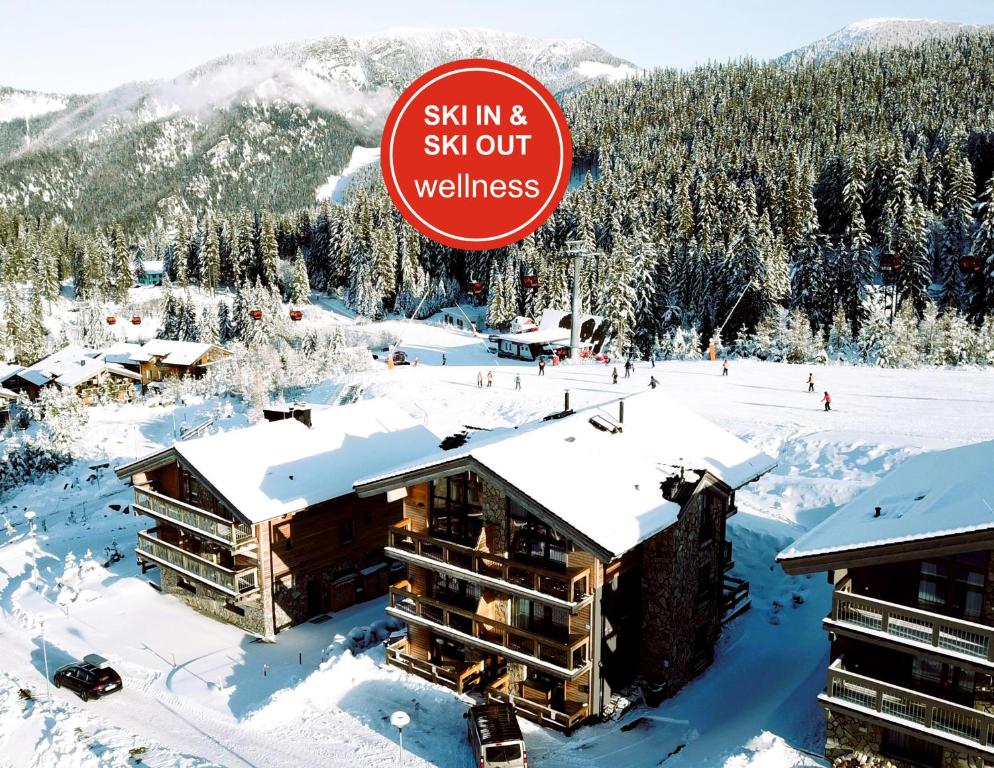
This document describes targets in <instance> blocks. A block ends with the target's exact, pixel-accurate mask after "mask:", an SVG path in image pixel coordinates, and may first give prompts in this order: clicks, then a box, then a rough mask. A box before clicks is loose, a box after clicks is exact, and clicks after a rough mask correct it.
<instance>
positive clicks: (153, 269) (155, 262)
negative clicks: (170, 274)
mask: <svg viewBox="0 0 994 768" xmlns="http://www.w3.org/2000/svg"><path fill="white" fill-rule="evenodd" d="M142 269H144V270H145V274H153V275H159V274H162V273H163V272H165V262H164V261H163V260H162V259H142Z"/></svg>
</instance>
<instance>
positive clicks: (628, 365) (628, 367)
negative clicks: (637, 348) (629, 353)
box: [625, 359, 635, 379]
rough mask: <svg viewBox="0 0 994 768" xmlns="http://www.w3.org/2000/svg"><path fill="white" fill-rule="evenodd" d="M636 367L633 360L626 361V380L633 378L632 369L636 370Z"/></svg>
mask: <svg viewBox="0 0 994 768" xmlns="http://www.w3.org/2000/svg"><path fill="white" fill-rule="evenodd" d="M634 367H635V366H634V365H632V361H631V359H628V360H625V378H626V379H630V378H631V377H632V368H634Z"/></svg>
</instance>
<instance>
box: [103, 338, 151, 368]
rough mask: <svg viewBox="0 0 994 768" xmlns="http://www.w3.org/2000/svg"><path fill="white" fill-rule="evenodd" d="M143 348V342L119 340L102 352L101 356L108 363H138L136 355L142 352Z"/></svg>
mask: <svg viewBox="0 0 994 768" xmlns="http://www.w3.org/2000/svg"><path fill="white" fill-rule="evenodd" d="M141 348H142V345H141V344H135V343H133V342H130V341H118V342H116V343H114V344H112V345H111V346H109V347H108V348H107V349H105V350H104V351H103V352H101V353H100V357H101V358H102V359H103V360H106V361H107V362H108V363H115V364H117V365H138V362H139V361H138V360H137V359H135V355H136V354H138V353H139V352H141Z"/></svg>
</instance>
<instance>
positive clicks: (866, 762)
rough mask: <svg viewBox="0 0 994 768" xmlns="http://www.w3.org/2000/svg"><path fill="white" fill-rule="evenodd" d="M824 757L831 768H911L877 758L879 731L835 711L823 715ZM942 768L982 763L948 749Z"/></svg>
mask: <svg viewBox="0 0 994 768" xmlns="http://www.w3.org/2000/svg"><path fill="white" fill-rule="evenodd" d="M826 715H827V718H828V723H827V726H826V736H825V757H827V758H828V759H829V760H832V761H833V762H832V766H833V768H855V767H856V766H867V768H887V767H891V768H915V766H913V765H912V764H911V763H906V762H904V761H901V760H897V759H894V758H891V757H884V756H881V755H880V747H881V742H882V740H883V729H882V728H881V727H880V726H879V725H874V724H873V723H870V722H868V721H866V720H861V719H860V718H858V717H852V716H850V715H842V714H839V713H838V712H832V711H827V712H826ZM942 768H984V760H983V758H982V757H980V756H977V755H967V754H965V753H962V752H957V751H956V750H952V749H944V750H943V751H942Z"/></svg>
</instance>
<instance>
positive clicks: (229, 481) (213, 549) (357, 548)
mask: <svg viewBox="0 0 994 768" xmlns="http://www.w3.org/2000/svg"><path fill="white" fill-rule="evenodd" d="M437 444H438V438H437V437H436V436H434V435H433V434H432V433H430V432H429V431H428V430H426V429H425V428H424V427H423V426H421V425H420V424H418V423H417V422H415V421H414V420H412V419H411V418H410V417H409V416H408V415H407V414H406V413H404V412H402V411H401V410H399V409H398V408H397V407H396V406H394V405H393V404H392V403H390V402H388V401H385V400H367V401H362V402H359V403H355V404H352V405H346V406H339V407H330V408H322V409H301V408H297V409H294V410H293V411H292V418H289V419H283V418H280V419H279V420H277V421H273V422H263V423H261V424H258V425H255V426H251V427H246V428H243V429H236V430H231V431H228V432H222V433H219V434H216V435H211V436H208V437H202V438H199V439H195V440H190V441H186V442H179V443H176V444H175V445H173V446H171V447H169V448H166V449H163V450H161V451H157V452H155V453H153V454H151V455H149V456H145V457H144V458H141V459H138V460H137V461H134V462H132V463H130V464H127V465H125V466H122V467H119V468H117V470H116V472H117V475H118V477H120V478H122V479H128V480H130V482H131V483H132V485H133V486H134V505H133V508H134V511H135V512H136V513H137V514H140V515H145V516H147V517H149V518H150V519H151V520H152V521H153V522H154V525H153V526H152V527H151V528H149V529H148V530H146V531H143V532H141V533H139V535H138V546H137V548H136V549H135V553H136V554H137V557H138V561H139V563H141V565H142V569H143V571H149V570H151V569H158V573H159V585H160V586H161V588H162V590H163V591H165V592H168V593H170V594H173V595H176V596H178V597H180V598H181V599H182V600H183V601H184V602H186V603H187V604H189V605H190V606H192V607H193V608H195V609H197V610H199V611H201V612H203V613H205V614H207V615H210V616H212V617H214V618H217V619H220V620H223V621H227V622H230V623H232V624H235V625H237V626H239V627H241V628H242V629H244V630H246V631H248V632H251V633H254V634H256V635H259V636H261V637H266V638H272V637H274V636H275V635H276V633H278V632H279V631H280V630H283V629H286V628H287V627H290V626H292V625H294V624H298V623H300V622H302V621H306V620H308V619H310V618H312V617H314V616H316V615H319V614H323V613H325V612H327V611H333V610H340V609H341V608H344V607H346V606H348V605H351V604H353V603H354V602H357V601H360V600H365V599H368V598H370V597H374V596H376V595H382V594H384V593H385V592H386V590H387V587H388V585H389V575H388V570H387V565H386V563H385V561H384V555H383V544H384V542H385V540H386V537H387V531H388V529H389V528H390V527H391V526H392V525H394V524H395V523H397V522H398V521H399V520H400V519H401V518H402V516H403V507H402V504H401V503H400V502H399V501H396V502H395V501H391V500H390V499H388V498H384V497H382V496H379V497H377V498H370V499H361V498H359V497H357V496H356V494H355V493H354V492H353V490H352V483H353V482H354V481H355V479H356V478H357V477H361V476H362V475H364V474H366V473H368V472H369V471H370V470H371V469H372V470H373V471H376V469H378V468H379V469H382V468H385V467H388V466H392V465H395V464H397V463H398V462H402V461H406V460H410V459H412V458H414V457H415V456H420V455H422V454H424V453H425V452H426V451H429V450H431V449H432V448H434V447H435V446H437Z"/></svg>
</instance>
